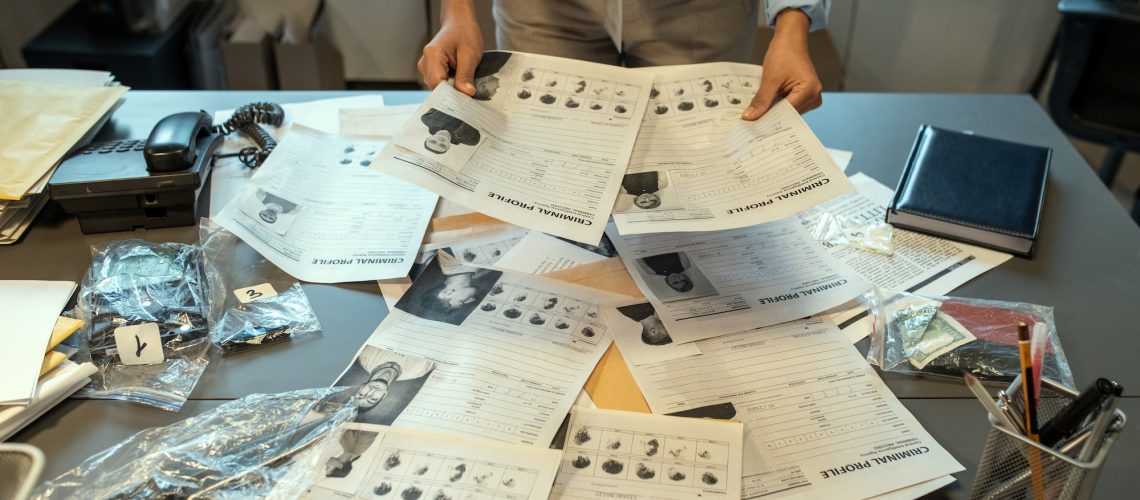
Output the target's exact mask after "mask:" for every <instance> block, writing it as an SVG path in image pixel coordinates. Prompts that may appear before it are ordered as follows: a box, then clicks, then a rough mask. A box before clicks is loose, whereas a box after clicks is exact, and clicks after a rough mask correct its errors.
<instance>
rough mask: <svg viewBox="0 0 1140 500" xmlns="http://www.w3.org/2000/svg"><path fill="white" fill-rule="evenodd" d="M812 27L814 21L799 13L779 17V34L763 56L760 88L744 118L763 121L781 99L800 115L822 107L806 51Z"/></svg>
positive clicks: (819, 86) (816, 78)
mask: <svg viewBox="0 0 1140 500" xmlns="http://www.w3.org/2000/svg"><path fill="white" fill-rule="evenodd" d="M810 25H811V19H809V18H808V16H807V14H804V12H803V11H801V10H799V9H785V10H784V11H782V12H780V14H779V15H778V16H776V34H775V35H774V36H773V37H772V43H771V44H770V45H768V53H767V54H765V55H764V71H763V73H762V74H761V76H760V88H759V89H758V90H757V91H756V95H755V96H753V97H752V102H751V103H749V104H748V108H746V109H745V110H744V112H743V113H741V114H740V117H741V118H743V119H745V120H755V119H757V118H760V117H761V116H763V115H764V113H767V112H768V110H769V109H770V108H771V107H772V105H773V104H775V103H776V100H777V99H779V98H781V97H782V98H785V99H787V100H788V102H789V103H790V104H791V105H792V107H794V108H796V111H799V112H800V113H801V114H803V113H806V112H808V111H811V110H813V109H815V108H818V107H819V106H820V104H823V95H822V92H823V85H822V84H821V83H820V82H819V76H818V75H816V73H815V66H813V65H812V63H811V55H810V54H808V48H807V34H808V27H809V26H810Z"/></svg>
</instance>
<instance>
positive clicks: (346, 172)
mask: <svg viewBox="0 0 1140 500" xmlns="http://www.w3.org/2000/svg"><path fill="white" fill-rule="evenodd" d="M382 145H383V144H382V142H380V141H377V140H375V139H370V138H367V137H353V136H341V135H333V134H327V133H324V132H320V131H317V130H313V129H310V128H306V127H303V126H300V125H297V126H294V127H293V128H292V129H291V131H290V132H289V134H288V135H286V136H285V137H284V138H283V139H282V140H281V143H280V144H278V146H277V148H276V149H275V150H274V151H273V154H272V155H270V156H269V159H267V160H266V161H265V164H264V165H262V166H261V167H260V168H258V169H257V172H256V173H255V174H254V175H253V177H251V178H250V182H249V185H248V186H246V188H245V191H244V193H242V194H241V195H239V196H237V197H236V198H234V199H233V200H231V201H230V202H229V203H228V204H227V205H226V207H225V208H223V209H222V211H221V212H220V213H219V214H218V215H217V218H216V219H215V222H217V223H218V224H221V225H222V226H223V227H225V228H226V229H228V230H230V231H231V232H233V233H234V234H236V235H237V236H238V237H239V238H241V239H242V240H243V241H245V242H246V243H248V244H249V246H251V247H253V248H254V249H255V250H257V251H258V252H259V253H261V254H262V255H264V256H265V258H266V259H269V260H270V261H271V262H273V263H274V264H276V265H277V266H278V267H280V268H281V269H282V270H284V271H285V272H287V273H289V274H291V275H293V276H295V277H296V278H298V279H302V280H305V281H313V282H317V283H340V282H346V281H361V280H376V279H391V278H397V277H400V276H407V274H408V270H409V269H411V267H412V264H413V263H414V261H415V258H416V252H417V250H418V249H419V245H420V242H421V241H423V237H424V231H425V230H426V229H427V225H428V220H429V219H431V212H432V209H434V207H435V203H436V201H437V200H438V198H439V197H438V196H436V195H435V194H434V193H432V192H430V191H427V190H425V189H421V188H419V187H417V186H415V185H414V184H411V183H408V182H404V181H401V180H399V179H395V178H392V177H390V176H387V175H384V174H381V173H378V172H373V171H371V170H369V169H368V165H370V164H371V163H372V158H373V157H374V156H375V154H376V151H378V150H379V148H380V147H381V146H382Z"/></svg>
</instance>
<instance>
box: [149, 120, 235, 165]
mask: <svg viewBox="0 0 1140 500" xmlns="http://www.w3.org/2000/svg"><path fill="white" fill-rule="evenodd" d="M212 128H213V119H211V118H210V115H208V114H206V112H205V111H199V112H196V113H193V112H191V113H176V114H173V115H170V116H168V117H166V118H163V119H162V120H160V121H159V122H158V124H157V125H155V126H154V130H151V132H150V137H148V138H147V140H146V146H144V147H143V161H144V162H145V163H146V169H147V171H150V172H153V173H164V172H176V171H179V170H185V169H187V168H189V167H190V166H191V165H193V164H194V163H195V162H196V161H199V160H206V159H207V158H205V156H207V155H203V154H200V153H203V151H199V144H198V142H199V141H202V142H210V141H211V139H213V140H217V138H214V137H210V135H211V133H210V132H211V129H212ZM211 152H212V151H211Z"/></svg>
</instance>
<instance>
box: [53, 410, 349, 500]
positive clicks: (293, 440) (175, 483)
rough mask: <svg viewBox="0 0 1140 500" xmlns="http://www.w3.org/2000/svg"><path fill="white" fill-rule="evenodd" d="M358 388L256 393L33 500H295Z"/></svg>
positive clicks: (133, 440)
mask: <svg viewBox="0 0 1140 500" xmlns="http://www.w3.org/2000/svg"><path fill="white" fill-rule="evenodd" d="M355 391H356V389H355V388H346V387H331V388H323V389H306V390H300V391H293V392H286V393H281V394H254V395H251V396H246V397H244V398H241V399H238V400H236V401H231V402H228V403H226V404H223V405H222V406H219V407H218V408H216V409H214V410H212V411H209V412H206V413H203V414H201V415H198V416H196V417H191V418H188V419H186V420H184V421H182V422H178V423H175V424H171V425H168V426H166V427H156V428H152V429H147V430H144V431H141V432H139V433H137V434H135V435H134V436H131V437H130V438H127V439H126V440H125V441H123V442H121V443H119V444H116V445H114V446H112V447H110V448H108V449H106V450H103V451H101V452H99V453H97V454H95V455H94V456H92V457H91V458H88V459H87V460H86V461H84V462H83V463H82V464H80V465H79V466H78V467H76V468H74V469H72V470H70V471H68V472H65V473H64V474H62V475H60V476H59V477H57V478H55V479H53V480H51V481H48V482H46V483H44V484H42V485H40V487H39V488H37V489H36V490H35V492H34V494H33V497H34V498H75V499H87V498H123V499H133V498H138V499H144V498H146V499H150V498H254V497H256V498H263V497H268V498H296V497H299V496H300V495H301V494H302V493H304V491H305V489H306V488H308V487H309V486H310V485H311V484H312V483H313V481H314V480H315V478H316V474H317V473H318V472H319V471H320V469H321V468H320V466H319V464H318V462H319V461H320V457H321V456H322V454H323V453H324V452H325V451H326V450H325V447H327V446H329V445H332V444H335V443H336V442H337V440H338V439H339V433H340V432H341V431H340V427H341V424H343V423H345V422H347V421H349V420H350V419H351V418H352V417H353V415H355V412H356V409H355V406H354V405H352V404H351V401H352V395H353V393H354V392H355Z"/></svg>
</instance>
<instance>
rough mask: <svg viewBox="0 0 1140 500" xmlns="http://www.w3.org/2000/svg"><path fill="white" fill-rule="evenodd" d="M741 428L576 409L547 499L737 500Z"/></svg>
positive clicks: (738, 496) (709, 422)
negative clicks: (715, 499)
mask: <svg viewBox="0 0 1140 500" xmlns="http://www.w3.org/2000/svg"><path fill="white" fill-rule="evenodd" d="M743 438H744V426H743V425H741V424H740V422H718V421H715V420H701V419H695V418H683V417H669V416H664V415H649V414H645V413H632V412H624V411H614V410H591V409H588V408H577V407H575V408H574V409H573V411H571V412H570V426H569V430H568V431H567V436H566V446H565V448H564V449H563V454H562V466H561V467H560V468H559V470H558V477H557V478H556V479H555V480H554V491H553V492H552V493H551V495H550V498H552V499H559V498H567V499H568V498H583V499H585V498H606V497H611V496H614V495H615V494H620V496H621V498H628V499H688V498H724V499H733V500H736V499H738V498H740V470H741V465H740V464H741V456H742V453H743V445H744V443H743Z"/></svg>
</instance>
